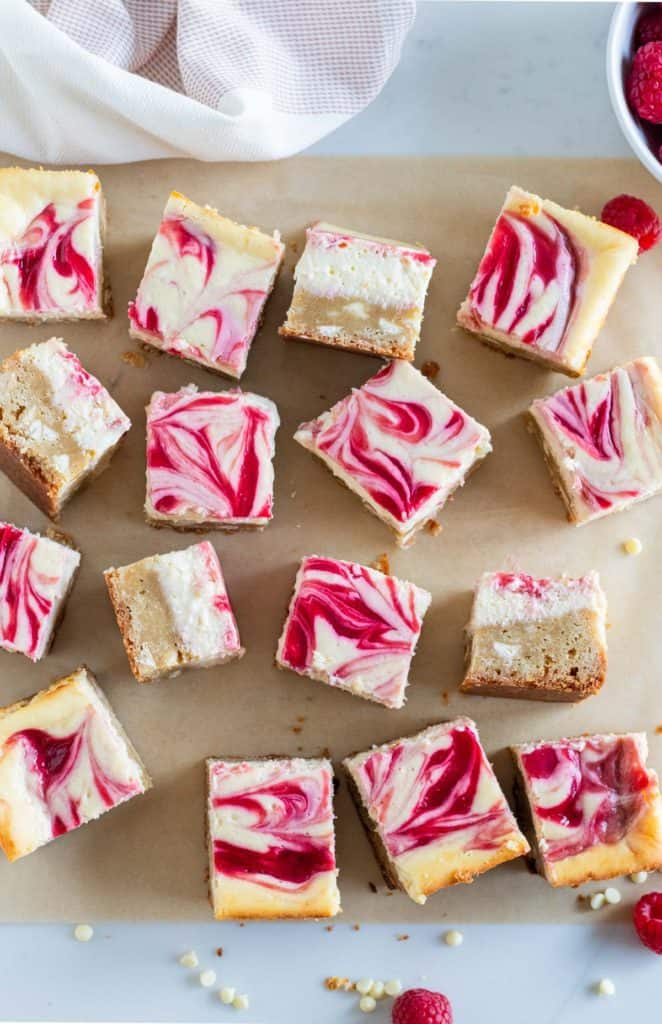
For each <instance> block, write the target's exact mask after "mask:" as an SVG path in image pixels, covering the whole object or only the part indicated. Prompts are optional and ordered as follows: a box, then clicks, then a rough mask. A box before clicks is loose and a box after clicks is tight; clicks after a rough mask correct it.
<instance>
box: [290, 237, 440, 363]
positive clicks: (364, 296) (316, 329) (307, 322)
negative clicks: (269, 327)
mask: <svg viewBox="0 0 662 1024" xmlns="http://www.w3.org/2000/svg"><path fill="white" fill-rule="evenodd" d="M436 262H437V261H436V260H435V259H434V258H433V257H432V256H431V255H430V253H429V252H428V251H427V249H424V248H423V247H422V246H418V245H405V244H404V243H402V242H394V241H393V240H392V239H389V238H376V237H374V236H373V235H364V234H361V233H360V232H358V231H348V230H346V229H345V228H339V227H336V226H335V225H333V224H325V223H323V222H322V221H320V222H319V223H317V224H313V226H312V227H310V228H308V231H307V233H306V247H305V249H304V251H303V254H302V256H301V259H300V260H299V262H298V264H297V266H296V269H295V271H294V278H295V289H294V295H293V296H292V304H291V306H290V308H289V311H288V314H287V320H286V322H285V324H284V325H283V326H282V327H281V328H280V333H281V334H282V335H284V336H285V337H294V338H301V339H302V340H304V341H312V342H317V343H318V344H321V345H331V346H333V347H334V348H345V349H352V350H353V351H355V352H367V353H369V354H370V355H375V356H384V357H386V358H389V359H390V358H395V359H408V360H410V361H411V360H412V359H413V358H414V351H415V349H416V343H417V341H418V338H419V334H420V330H421V322H422V320H423V306H424V304H425V294H426V292H427V288H428V284H429V282H430V277H431V276H432V271H433V270H434V267H435V264H436Z"/></svg>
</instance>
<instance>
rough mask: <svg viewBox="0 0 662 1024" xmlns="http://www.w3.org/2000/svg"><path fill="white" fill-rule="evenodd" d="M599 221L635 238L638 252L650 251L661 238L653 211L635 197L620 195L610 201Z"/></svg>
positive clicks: (656, 216) (657, 219)
mask: <svg viewBox="0 0 662 1024" xmlns="http://www.w3.org/2000/svg"><path fill="white" fill-rule="evenodd" d="M600 220H602V221H604V223H605V224H611V226H612V227H613V228H618V229H619V230H620V231H625V232H626V233H627V234H628V235H632V237H633V238H636V239H637V241H638V242H639V252H646V250H647V249H652V248H653V246H654V245H657V243H658V242H659V241H660V239H661V238H662V224H660V219H659V217H658V215H657V214H656V212H655V210H653V209H652V207H650V206H649V205H648V203H645V202H644V201H643V199H637V197H636V196H628V195H622V196H616V198H615V199H610V200H609V202H608V203H607V205H606V206H605V207H604V209H603V211H602V213H601V215H600Z"/></svg>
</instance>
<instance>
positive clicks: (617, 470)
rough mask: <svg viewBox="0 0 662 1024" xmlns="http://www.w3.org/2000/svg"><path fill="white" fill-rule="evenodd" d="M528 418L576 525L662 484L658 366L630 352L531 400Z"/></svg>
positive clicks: (645, 495) (661, 373) (655, 491)
mask: <svg viewBox="0 0 662 1024" xmlns="http://www.w3.org/2000/svg"><path fill="white" fill-rule="evenodd" d="M529 423H530V426H531V429H532V430H533V432H534V433H535V434H536V435H537V437H538V440H539V441H540V443H541V445H542V448H543V452H544V454H545V458H546V460H547V464H548V466H549V470H550V473H551V475H552V479H553V481H554V485H555V489H556V490H557V491H558V493H559V495H560V496H561V498H562V500H563V502H564V504H565V506H566V510H567V514H568V519H569V520H570V522H571V523H576V524H577V525H578V526H579V525H581V524H582V523H588V522H590V521H591V520H593V519H599V518H600V517H601V516H606V515H609V513H611V512H620V511H622V510H623V509H626V508H629V507H630V505H633V504H634V503H635V502H637V501H643V500H644V498H650V497H652V495H654V494H658V493H659V491H660V490H662V371H661V370H660V366H659V364H658V363H657V361H656V360H655V359H653V358H651V357H649V358H642V359H635V360H634V361H633V362H631V363H626V365H625V366H617V367H615V369H613V370H611V371H610V372H609V373H600V374H598V376H597V377H593V378H592V379H591V380H587V381H583V382H582V383H581V384H575V385H573V386H572V387H569V388H564V390H563V391H558V392H557V393H556V394H555V395H551V396H550V397H549V398H538V399H536V400H535V401H534V402H533V404H532V405H531V408H530V409H529Z"/></svg>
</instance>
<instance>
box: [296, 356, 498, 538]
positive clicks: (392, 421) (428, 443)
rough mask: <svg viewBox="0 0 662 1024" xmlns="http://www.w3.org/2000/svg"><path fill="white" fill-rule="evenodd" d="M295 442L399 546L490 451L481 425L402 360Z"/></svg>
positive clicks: (305, 428)
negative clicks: (356, 499) (360, 502)
mask: <svg viewBox="0 0 662 1024" xmlns="http://www.w3.org/2000/svg"><path fill="white" fill-rule="evenodd" d="M294 439H295V441H298V442H299V444H300V445H303V447H304V448H307V449H308V451H310V452H312V453H313V455H317V457H318V458H320V459H321V460H322V462H323V463H324V464H325V465H326V466H327V467H328V468H329V469H330V470H331V472H332V473H333V474H334V476H337V477H338V478H339V479H340V480H341V481H342V482H343V483H344V484H345V485H346V486H347V487H348V488H349V489H350V491H354V493H355V494H358V496H359V497H360V498H361V499H362V500H363V502H364V504H365V505H366V506H367V507H368V508H369V509H370V511H371V512H373V513H374V514H375V515H376V516H377V517H378V518H379V519H381V520H382V522H384V523H386V525H387V526H390V527H391V529H392V530H394V532H395V535H396V539H397V543H398V544H399V546H400V547H405V546H406V545H407V544H408V543H409V542H410V541H411V540H413V538H414V535H415V533H416V532H417V531H418V530H420V529H421V527H423V526H424V525H425V524H426V522H428V520H430V519H433V518H434V517H435V516H436V515H437V513H438V512H439V511H440V509H442V508H443V507H444V505H445V504H446V501H447V500H448V498H449V497H450V495H451V494H452V493H453V491H454V490H456V488H458V487H460V486H461V485H462V484H463V483H464V481H465V479H466V477H467V475H468V473H469V471H470V470H472V469H473V468H474V467H475V465H476V463H478V462H480V460H481V459H483V458H484V457H485V456H486V455H487V454H488V452H490V451H491V450H492V446H491V444H490V434H489V431H488V430H487V429H486V427H483V426H481V425H480V423H477V422H476V420H474V419H472V418H471V416H468V415H467V413H465V412H463V411H462V409H460V408H459V407H458V406H457V405H455V403H454V402H451V400H450V399H449V398H446V396H445V395H443V394H442V393H441V391H439V390H438V389H437V388H436V387H435V386H434V384H431V383H430V381H429V380H427V378H426V377H424V376H423V374H422V373H420V372H419V371H418V370H416V369H414V367H413V366H410V365H409V364H408V363H405V362H402V361H401V360H394V361H393V362H391V363H388V364H387V365H386V366H385V367H383V369H381V370H380V371H379V373H377V374H376V375H375V376H374V377H371V378H370V380H368V381H366V383H365V384H364V385H363V387H361V388H359V389H358V390H357V389H354V390H353V391H352V392H351V394H349V395H348V396H347V397H346V398H343V399H341V401H340V402H337V403H336V405H334V406H333V408H332V409H330V410H329V412H325V413H322V415H321V416H319V417H318V418H317V419H315V420H312V421H311V422H310V423H302V424H301V426H300V427H299V429H298V430H297V432H296V434H295V435H294Z"/></svg>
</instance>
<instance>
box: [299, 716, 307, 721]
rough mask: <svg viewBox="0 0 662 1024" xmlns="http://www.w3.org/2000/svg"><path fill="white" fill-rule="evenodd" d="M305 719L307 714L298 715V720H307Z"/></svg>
mask: <svg viewBox="0 0 662 1024" xmlns="http://www.w3.org/2000/svg"><path fill="white" fill-rule="evenodd" d="M305 721H306V716H305V715H297V722H305Z"/></svg>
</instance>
